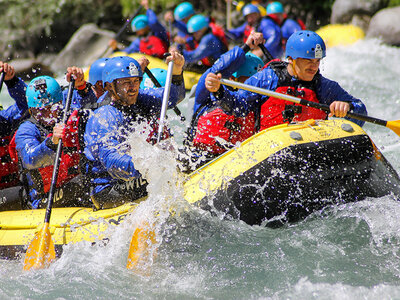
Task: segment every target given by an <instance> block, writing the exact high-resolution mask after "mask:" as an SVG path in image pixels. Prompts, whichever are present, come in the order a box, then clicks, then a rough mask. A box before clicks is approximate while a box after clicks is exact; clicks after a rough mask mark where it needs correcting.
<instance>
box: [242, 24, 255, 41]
mask: <svg viewBox="0 0 400 300" xmlns="http://www.w3.org/2000/svg"><path fill="white" fill-rule="evenodd" d="M253 30H255V28H254V27H253V26H250V25H249V24H247V25H246V27H245V28H244V31H243V43H246V41H247V39H248V37H249V35H250V33H251V32H252V31H253Z"/></svg>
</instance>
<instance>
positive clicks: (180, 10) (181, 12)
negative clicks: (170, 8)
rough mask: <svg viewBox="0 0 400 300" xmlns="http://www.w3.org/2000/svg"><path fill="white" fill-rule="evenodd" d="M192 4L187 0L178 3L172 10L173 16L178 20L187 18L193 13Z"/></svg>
mask: <svg viewBox="0 0 400 300" xmlns="http://www.w3.org/2000/svg"><path fill="white" fill-rule="evenodd" d="M194 14H195V12H194V8H193V5H192V4H191V3H189V2H183V3H181V4H179V5H178V6H177V7H176V8H175V10H174V17H175V19H176V20H178V21H180V20H182V19H184V18H187V17H189V16H191V15H194Z"/></svg>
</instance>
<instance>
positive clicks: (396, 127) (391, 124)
mask: <svg viewBox="0 0 400 300" xmlns="http://www.w3.org/2000/svg"><path fill="white" fill-rule="evenodd" d="M220 82H221V83H222V84H224V85H228V86H231V87H234V88H238V89H242V90H246V91H249V92H253V93H258V94H261V95H266V96H270V97H275V98H278V99H282V100H287V101H290V102H294V103H298V104H301V105H305V106H309V107H314V108H318V109H321V110H323V111H326V112H330V108H329V105H327V104H323V103H317V102H312V101H307V100H304V99H301V98H297V97H293V96H290V95H285V94H281V93H277V92H273V91H270V90H267V89H262V88H259V87H255V86H251V85H248V84H244V83H240V82H235V81H232V80H227V79H220ZM346 117H350V118H353V119H357V120H361V121H364V122H369V123H373V124H376V125H381V126H385V127H387V128H389V129H391V130H393V131H394V132H395V133H396V134H397V135H399V136H400V120H397V121H385V120H381V119H377V118H374V117H369V116H366V115H362V114H357V113H353V112H347V115H346Z"/></svg>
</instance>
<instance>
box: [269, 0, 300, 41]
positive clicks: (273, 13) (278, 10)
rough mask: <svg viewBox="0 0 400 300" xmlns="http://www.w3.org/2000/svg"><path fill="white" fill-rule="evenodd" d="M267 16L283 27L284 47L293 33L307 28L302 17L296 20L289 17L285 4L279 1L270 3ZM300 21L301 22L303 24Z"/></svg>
mask: <svg viewBox="0 0 400 300" xmlns="http://www.w3.org/2000/svg"><path fill="white" fill-rule="evenodd" d="M267 16H268V17H269V18H271V19H273V20H274V21H275V22H276V23H277V24H279V26H280V27H281V33H282V47H283V49H285V47H286V42H287V40H288V38H289V37H290V36H291V35H292V34H293V33H295V32H296V31H299V30H305V29H306V28H305V25H304V23H303V22H302V21H301V20H300V19H299V20H298V21H295V20H293V19H290V18H288V16H287V14H286V13H285V11H284V8H283V5H282V4H281V3H280V2H278V1H274V2H271V3H270V4H268V6H267ZM299 22H301V24H300V23H299Z"/></svg>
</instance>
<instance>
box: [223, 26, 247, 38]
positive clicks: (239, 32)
mask: <svg viewBox="0 0 400 300" xmlns="http://www.w3.org/2000/svg"><path fill="white" fill-rule="evenodd" d="M246 26H247V22H245V23H243V25H242V26H239V27H236V28H233V29H230V30H228V32H229V33H230V34H228V35H227V37H228V38H230V37H231V36H234V37H235V39H236V40H239V39H241V38H242V37H243V35H244V29H245V28H246Z"/></svg>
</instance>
